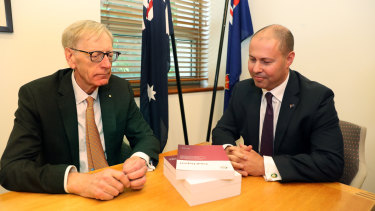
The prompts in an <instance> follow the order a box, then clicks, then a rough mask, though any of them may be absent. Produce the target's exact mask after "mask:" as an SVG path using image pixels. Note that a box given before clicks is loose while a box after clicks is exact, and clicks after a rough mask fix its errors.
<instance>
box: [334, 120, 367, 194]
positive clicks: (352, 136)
mask: <svg viewBox="0 0 375 211" xmlns="http://www.w3.org/2000/svg"><path fill="white" fill-rule="evenodd" d="M340 128H341V132H342V136H343V139H344V161H345V166H344V173H343V175H342V177H341V179H340V182H341V183H344V184H347V185H350V186H353V187H356V188H361V187H362V184H363V182H364V181H365V179H366V175H367V169H366V163H365V139H366V127H362V126H359V125H356V124H353V123H350V122H346V121H341V120H340Z"/></svg>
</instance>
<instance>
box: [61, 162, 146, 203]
mask: <svg viewBox="0 0 375 211" xmlns="http://www.w3.org/2000/svg"><path fill="white" fill-rule="evenodd" d="M146 172H147V165H146V161H145V160H144V159H142V158H140V157H137V156H133V157H130V158H129V159H127V160H126V161H125V162H124V164H123V169H122V171H118V170H114V169H110V168H108V169H104V170H103V171H100V172H97V173H93V174H85V173H78V172H72V173H69V176H68V184H67V189H68V192H69V193H74V194H77V195H80V196H83V197H88V198H95V199H100V200H111V199H113V198H114V197H115V196H117V195H119V194H120V193H122V192H124V189H125V188H131V189H133V190H138V189H142V188H143V186H144V184H145V183H146Z"/></svg>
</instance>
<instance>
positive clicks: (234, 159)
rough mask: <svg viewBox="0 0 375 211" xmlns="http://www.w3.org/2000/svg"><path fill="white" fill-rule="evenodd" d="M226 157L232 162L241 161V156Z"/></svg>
mask: <svg viewBox="0 0 375 211" xmlns="http://www.w3.org/2000/svg"><path fill="white" fill-rule="evenodd" d="M228 158H229V160H230V161H232V162H236V163H240V162H241V158H239V157H237V156H235V155H228Z"/></svg>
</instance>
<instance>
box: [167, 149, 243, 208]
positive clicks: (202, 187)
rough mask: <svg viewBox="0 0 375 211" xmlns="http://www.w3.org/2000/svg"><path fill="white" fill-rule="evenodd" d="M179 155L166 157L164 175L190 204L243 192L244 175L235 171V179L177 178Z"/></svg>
mask: <svg viewBox="0 0 375 211" xmlns="http://www.w3.org/2000/svg"><path fill="white" fill-rule="evenodd" d="M176 160H177V156H166V157H164V169H163V172H164V176H165V177H166V178H167V179H168V180H169V182H170V183H171V184H172V185H173V186H174V187H175V188H176V190H177V191H178V192H179V193H180V195H181V196H182V197H183V198H184V199H185V201H186V202H187V203H188V204H189V205H190V206H194V205H198V204H202V203H207V202H211V201H216V200H219V199H224V198H228V197H232V196H237V195H239V194H240V193H241V179H242V176H241V175H240V174H239V173H237V172H236V171H234V177H233V179H217V178H207V177H203V178H186V179H180V180H178V179H176Z"/></svg>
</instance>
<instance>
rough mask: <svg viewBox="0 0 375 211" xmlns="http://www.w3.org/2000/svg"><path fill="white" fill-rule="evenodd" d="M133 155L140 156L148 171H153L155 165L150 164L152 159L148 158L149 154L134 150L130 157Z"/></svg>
mask: <svg viewBox="0 0 375 211" xmlns="http://www.w3.org/2000/svg"><path fill="white" fill-rule="evenodd" d="M133 156H137V157H140V158H142V159H143V160H145V161H146V164H147V170H148V171H153V170H155V166H154V165H153V164H152V160H150V156H148V155H146V153H144V152H136V153H134V154H133V155H132V156H130V157H133Z"/></svg>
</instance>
